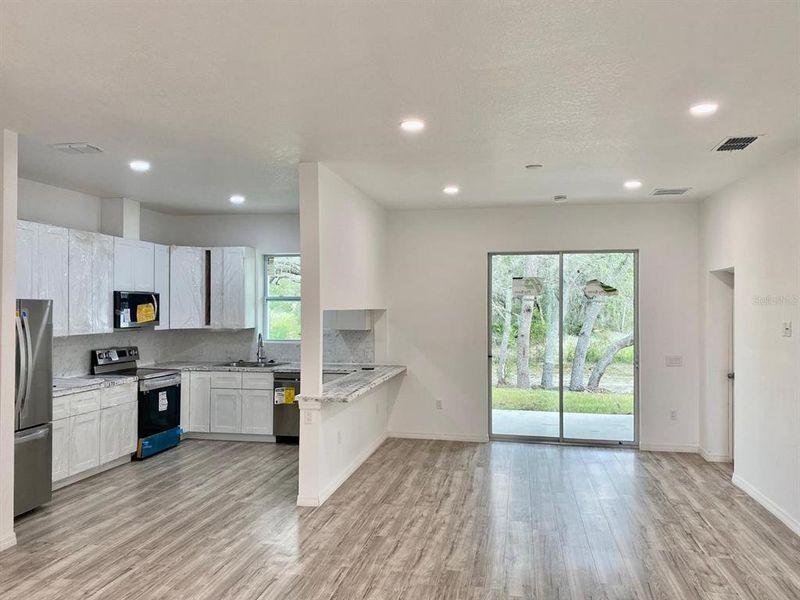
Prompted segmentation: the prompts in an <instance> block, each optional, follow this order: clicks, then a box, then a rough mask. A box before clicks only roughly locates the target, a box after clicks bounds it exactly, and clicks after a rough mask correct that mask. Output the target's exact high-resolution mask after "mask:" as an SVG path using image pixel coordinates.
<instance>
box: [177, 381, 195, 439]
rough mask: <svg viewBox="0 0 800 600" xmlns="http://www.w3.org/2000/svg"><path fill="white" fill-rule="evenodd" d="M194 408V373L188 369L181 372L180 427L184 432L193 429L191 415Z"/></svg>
mask: <svg viewBox="0 0 800 600" xmlns="http://www.w3.org/2000/svg"><path fill="white" fill-rule="evenodd" d="M191 408H192V374H191V373H188V372H187V371H183V372H182V373H181V412H180V423H179V425H180V427H181V429H182V430H183V433H186V432H188V431H191V425H190V421H189V415H190V414H191Z"/></svg>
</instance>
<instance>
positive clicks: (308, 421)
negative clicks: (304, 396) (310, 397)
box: [303, 410, 314, 425]
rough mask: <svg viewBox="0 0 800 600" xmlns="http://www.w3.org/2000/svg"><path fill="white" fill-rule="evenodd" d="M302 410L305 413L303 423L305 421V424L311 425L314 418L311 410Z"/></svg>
mask: <svg viewBox="0 0 800 600" xmlns="http://www.w3.org/2000/svg"><path fill="white" fill-rule="evenodd" d="M303 412H304V413H305V423H306V425H311V423H312V421H313V419H314V415H312V414H311V412H310V411H307V410H305V411H303Z"/></svg>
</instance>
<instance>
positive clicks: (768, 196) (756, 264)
mask: <svg viewBox="0 0 800 600" xmlns="http://www.w3.org/2000/svg"><path fill="white" fill-rule="evenodd" d="M701 219H702V255H703V263H702V272H701V282H703V283H704V285H703V286H702V293H703V306H704V307H705V312H706V313H707V314H706V331H705V338H706V346H707V347H710V346H711V345H712V344H713V336H714V329H713V317H714V315H713V314H710V308H709V307H710V306H712V304H711V301H712V300H713V295H712V294H711V293H709V287H708V284H709V282H710V281H711V280H710V279H709V271H712V270H715V269H723V268H728V267H733V268H734V270H735V283H734V304H735V308H734V313H735V316H734V336H735V358H734V370H735V373H736V383H735V402H734V438H735V442H734V482H735V483H737V484H738V485H740V486H741V487H743V488H744V489H745V490H746V491H748V492H749V493H750V494H751V495H753V496H754V497H756V498H757V499H758V500H760V501H761V502H762V503H763V504H765V505H766V506H767V507H768V508H769V509H770V510H772V511H773V512H774V513H775V514H777V515H778V516H779V517H780V518H782V519H783V520H784V522H786V523H787V524H789V525H790V526H791V527H792V528H793V529H794V530H795V531H796V532H798V533H800V391H798V390H800V388H798V384H797V374H798V373H800V345H799V344H798V340H797V335H798V333H800V332H798V327H800V306H799V301H798V295H799V294H800V285H799V282H798V279H799V278H800V272H799V271H800V234H799V233H798V232H800V153H798V152H795V153H793V154H791V155H788V156H786V157H785V158H784V159H783V160H780V161H777V162H774V163H773V164H772V165H771V166H770V167H768V168H765V169H763V170H761V171H760V172H758V173H754V174H753V175H750V176H748V177H746V178H745V179H743V180H741V181H739V182H738V183H736V184H734V185H732V186H730V187H728V188H727V189H725V190H723V191H721V192H719V193H717V194H715V195H714V196H712V197H711V198H709V199H708V200H707V201H705V202H704V203H703V207H702V213H701ZM786 321H791V322H793V324H794V336H793V337H788V338H787V337H783V335H782V329H783V323H784V322H786ZM716 376H718V374H717V373H715V372H712V371H711V370H709V371H707V372H706V387H705V398H704V402H707V403H708V404H709V406H708V407H707V408H706V410H705V411H704V413H705V414H708V415H719V414H720V413H721V412H722V411H721V410H719V403H720V402H724V397H720V395H719V394H718V393H715V391H714V385H715V381H714V378H715V377H716ZM718 425H719V424H718V423H717V424H713V423H709V424H708V428H712V427H715V426H718ZM712 451H713V450H712Z"/></svg>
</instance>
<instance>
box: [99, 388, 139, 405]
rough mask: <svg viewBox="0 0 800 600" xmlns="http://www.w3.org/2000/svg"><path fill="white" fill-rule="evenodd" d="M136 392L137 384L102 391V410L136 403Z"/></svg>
mask: <svg viewBox="0 0 800 600" xmlns="http://www.w3.org/2000/svg"><path fill="white" fill-rule="evenodd" d="M136 390H137V385H136V384H135V383H126V384H124V385H115V386H113V387H110V388H104V389H102V390H100V405H101V407H102V408H109V407H111V406H119V405H120V404H127V403H128V402H135V401H136Z"/></svg>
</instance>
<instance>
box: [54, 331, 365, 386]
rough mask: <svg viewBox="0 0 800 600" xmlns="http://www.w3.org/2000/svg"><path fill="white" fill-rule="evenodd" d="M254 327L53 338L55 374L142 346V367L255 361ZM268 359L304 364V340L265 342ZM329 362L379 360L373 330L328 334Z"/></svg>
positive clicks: (74, 372) (79, 371)
mask: <svg viewBox="0 0 800 600" xmlns="http://www.w3.org/2000/svg"><path fill="white" fill-rule="evenodd" d="M255 338H256V333H255V330H253V329H244V330H239V331H208V330H198V329H172V330H165V331H154V330H138V331H119V332H114V333H108V334H102V335H78V336H70V337H58V338H54V339H53V376H54V377H74V376H78V375H86V374H87V373H89V372H90V371H91V367H92V365H91V355H90V352H91V351H92V350H95V349H97V348H111V347H114V346H139V354H140V356H141V361H140V362H141V363H142V364H147V363H159V362H165V361H169V360H178V361H181V360H183V361H198V362H225V361H231V360H239V359H244V360H252V359H253V358H255ZM265 347H266V350H267V358H270V359H275V360H291V361H299V360H300V342H278V343H274V342H272V343H270V342H267V343H265ZM323 360H324V361H325V362H329V363H331V362H343V363H349V362H366V363H370V362H374V361H375V338H374V335H373V332H372V331H334V330H329V331H328V330H326V331H325V332H324V336H323Z"/></svg>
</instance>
